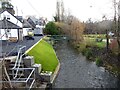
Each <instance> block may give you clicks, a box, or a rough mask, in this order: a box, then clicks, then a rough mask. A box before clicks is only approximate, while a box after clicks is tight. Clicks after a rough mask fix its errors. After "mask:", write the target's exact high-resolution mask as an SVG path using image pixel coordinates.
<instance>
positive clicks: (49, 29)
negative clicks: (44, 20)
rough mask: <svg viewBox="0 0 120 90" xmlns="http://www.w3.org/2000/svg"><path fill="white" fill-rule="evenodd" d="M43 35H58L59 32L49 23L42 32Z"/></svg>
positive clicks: (53, 24)
mask: <svg viewBox="0 0 120 90" xmlns="http://www.w3.org/2000/svg"><path fill="white" fill-rule="evenodd" d="M44 33H46V34H49V35H58V34H60V33H59V30H58V29H57V26H56V25H55V23H54V22H49V23H48V24H47V25H46V27H45V30H44Z"/></svg>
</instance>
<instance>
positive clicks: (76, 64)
mask: <svg viewBox="0 0 120 90" xmlns="http://www.w3.org/2000/svg"><path fill="white" fill-rule="evenodd" d="M56 53H57V56H58V58H59V61H60V64H61V67H60V71H59V73H58V76H57V78H56V80H55V82H54V86H53V88H120V80H119V79H118V78H117V77H114V76H113V75H112V74H110V73H109V72H108V71H107V70H105V68H104V67H98V66H96V64H95V62H91V61H89V60H86V57H84V56H83V55H82V54H81V53H78V52H77V51H76V50H75V49H73V48H72V47H71V46H70V45H69V44H68V43H67V42H66V41H62V42H59V43H58V44H57V48H56Z"/></svg>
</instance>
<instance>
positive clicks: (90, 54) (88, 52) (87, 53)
mask: <svg viewBox="0 0 120 90" xmlns="http://www.w3.org/2000/svg"><path fill="white" fill-rule="evenodd" d="M85 51H86V52H85V56H86V58H87V59H91V57H92V56H93V55H92V50H91V49H90V48H88V49H86V50H85Z"/></svg>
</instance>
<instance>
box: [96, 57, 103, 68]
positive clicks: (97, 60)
mask: <svg viewBox="0 0 120 90" xmlns="http://www.w3.org/2000/svg"><path fill="white" fill-rule="evenodd" d="M95 62H96V65H97V66H101V65H102V64H103V62H102V60H101V59H100V57H96V58H95Z"/></svg>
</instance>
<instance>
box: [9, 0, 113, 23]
mask: <svg viewBox="0 0 120 90" xmlns="http://www.w3.org/2000/svg"><path fill="white" fill-rule="evenodd" d="M63 2H64V8H65V10H66V12H67V11H69V12H70V13H71V14H72V15H74V16H76V17H77V18H79V19H80V20H81V21H87V20H88V19H89V18H91V20H93V21H99V20H102V16H103V15H106V17H107V19H113V16H114V10H113V3H112V2H113V0H63ZM11 3H12V4H13V5H14V9H15V11H16V12H17V13H18V15H23V16H24V17H25V16H27V15H35V16H39V17H46V18H48V20H52V19H53V16H54V15H55V12H56V0H11Z"/></svg>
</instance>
